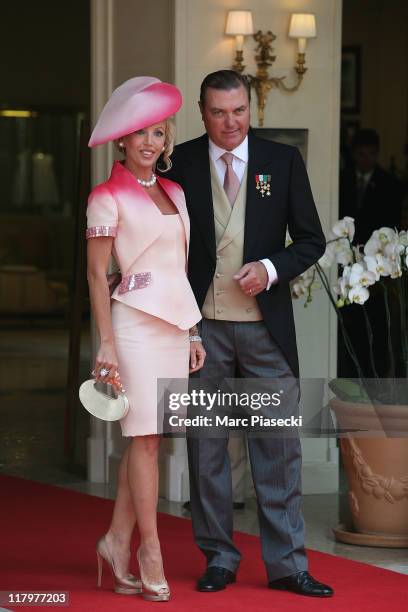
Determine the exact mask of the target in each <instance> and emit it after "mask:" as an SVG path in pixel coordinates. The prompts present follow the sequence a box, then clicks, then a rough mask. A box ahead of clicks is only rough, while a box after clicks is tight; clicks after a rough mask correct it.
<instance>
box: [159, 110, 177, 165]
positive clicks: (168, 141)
mask: <svg viewBox="0 0 408 612" xmlns="http://www.w3.org/2000/svg"><path fill="white" fill-rule="evenodd" d="M175 138H176V128H175V125H174V122H173V119H170V118H167V119H166V128H165V133H164V151H163V153H162V156H163V161H164V164H165V165H164V167H158V170H160V172H168V171H169V170H170V168H171V166H172V163H171V159H170V155H171V154H172V153H173V149H174V141H175Z"/></svg>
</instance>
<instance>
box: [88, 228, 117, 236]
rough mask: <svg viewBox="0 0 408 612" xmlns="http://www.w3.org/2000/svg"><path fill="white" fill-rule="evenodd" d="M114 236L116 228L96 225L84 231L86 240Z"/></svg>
mask: <svg viewBox="0 0 408 612" xmlns="http://www.w3.org/2000/svg"><path fill="white" fill-rule="evenodd" d="M116 234H117V228H116V227H112V226H110V225H96V226H94V227H88V229H87V230H86V237H87V238H99V237H100V236H113V238H114V237H115V236H116Z"/></svg>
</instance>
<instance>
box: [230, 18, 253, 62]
mask: <svg viewBox="0 0 408 612" xmlns="http://www.w3.org/2000/svg"><path fill="white" fill-rule="evenodd" d="M225 33H226V34H228V35H229V36H235V63H234V65H233V70H235V71H236V72H240V73H241V72H243V70H244V68H245V66H244V64H243V47H244V36H248V35H249V34H253V33H254V26H253V24H252V13H251V11H229V13H228V17H227V25H226V27H225Z"/></svg>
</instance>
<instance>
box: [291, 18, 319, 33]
mask: <svg viewBox="0 0 408 612" xmlns="http://www.w3.org/2000/svg"><path fill="white" fill-rule="evenodd" d="M289 36H290V38H316V19H315V16H314V14H313V13H293V14H292V17H291V20H290V26H289Z"/></svg>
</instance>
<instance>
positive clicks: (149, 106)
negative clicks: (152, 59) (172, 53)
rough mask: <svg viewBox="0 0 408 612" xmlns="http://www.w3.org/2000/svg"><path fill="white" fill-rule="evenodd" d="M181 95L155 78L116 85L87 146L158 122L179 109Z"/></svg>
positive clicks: (142, 78) (167, 84)
mask: <svg viewBox="0 0 408 612" xmlns="http://www.w3.org/2000/svg"><path fill="white" fill-rule="evenodd" d="M182 102H183V98H182V96H181V93H180V91H179V90H178V89H177V87H175V86H174V85H170V83H163V82H162V81H160V80H159V79H156V78H154V77H144V76H143V77H134V78H133V79H129V80H128V81H125V82H124V83H122V85H119V87H117V88H116V89H115V90H114V92H113V93H112V95H111V97H110V98H109V100H108V101H107V103H106V104H105V106H104V108H103V109H102V112H101V114H100V116H99V119H98V121H97V123H96V125H95V127H94V129H93V132H92V134H91V137H90V139H89V142H88V147H96V146H97V145H100V144H104V143H105V142H110V141H111V140H116V139H117V138H122V136H126V135H127V134H131V133H132V132H135V131H136V130H140V129H142V128H145V127H149V125H154V124H155V123H159V122H160V121H163V120H164V119H167V117H170V116H171V115H174V113H177V111H178V110H179V108H180V106H181V104H182Z"/></svg>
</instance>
